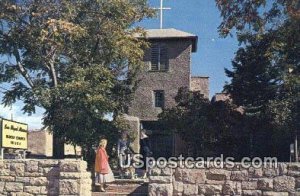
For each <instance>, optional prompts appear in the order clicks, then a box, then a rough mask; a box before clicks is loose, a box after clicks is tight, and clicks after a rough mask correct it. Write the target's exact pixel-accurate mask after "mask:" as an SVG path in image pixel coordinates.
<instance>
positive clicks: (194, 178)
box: [149, 163, 300, 196]
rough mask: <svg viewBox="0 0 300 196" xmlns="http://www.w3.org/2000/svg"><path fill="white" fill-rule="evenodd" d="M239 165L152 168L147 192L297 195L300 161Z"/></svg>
mask: <svg viewBox="0 0 300 196" xmlns="http://www.w3.org/2000/svg"><path fill="white" fill-rule="evenodd" d="M239 168H241V167H235V168H234V169H217V168H213V167H210V168H209V169H180V168H177V169H170V168H164V169H159V168H154V169H152V170H151V172H150V173H151V174H150V177H149V181H150V182H149V195H150V196H156V195H170V196H171V195H174V196H175V195H246V196H250V195H252V196H260V195H261V196H264V195H265V196H299V195H300V164H293V163H291V164H286V163H279V164H278V167H277V168H270V167H266V168H260V169H254V168H252V167H251V168H249V169H239ZM297 190H298V191H299V192H297Z"/></svg>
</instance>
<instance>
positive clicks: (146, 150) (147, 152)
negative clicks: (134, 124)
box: [140, 129, 153, 178]
mask: <svg viewBox="0 0 300 196" xmlns="http://www.w3.org/2000/svg"><path fill="white" fill-rule="evenodd" d="M140 145H141V154H142V155H143V162H144V166H143V168H142V170H143V178H147V172H148V168H147V165H146V159H147V157H150V156H152V154H153V153H152V151H151V149H150V142H149V138H148V135H147V134H146V131H145V130H144V129H143V130H141V140H140Z"/></svg>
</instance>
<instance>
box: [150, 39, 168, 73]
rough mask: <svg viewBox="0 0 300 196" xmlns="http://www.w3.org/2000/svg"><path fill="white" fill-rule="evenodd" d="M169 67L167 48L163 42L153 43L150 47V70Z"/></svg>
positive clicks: (163, 69) (160, 69)
mask: <svg viewBox="0 0 300 196" xmlns="http://www.w3.org/2000/svg"><path fill="white" fill-rule="evenodd" d="M168 69H169V58H168V49H167V47H166V46H165V45H164V44H153V45H152V47H151V71H167V70H168Z"/></svg>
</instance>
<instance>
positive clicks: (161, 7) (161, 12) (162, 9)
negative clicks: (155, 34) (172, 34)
mask: <svg viewBox="0 0 300 196" xmlns="http://www.w3.org/2000/svg"><path fill="white" fill-rule="evenodd" d="M163 1H164V0H160V7H159V8H154V9H156V10H159V11H160V28H161V29H162V28H163V11H164V10H170V9H171V8H169V7H164V6H163Z"/></svg>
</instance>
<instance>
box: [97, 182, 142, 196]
mask: <svg viewBox="0 0 300 196" xmlns="http://www.w3.org/2000/svg"><path fill="white" fill-rule="evenodd" d="M107 185H108V187H107V188H106V192H100V187H99V186H95V187H94V191H93V194H92V196H114V195H117V196H119V195H132V196H147V195H148V182H147V181H146V180H141V179H139V180H128V179H117V180H116V181H115V182H113V183H108V184H107Z"/></svg>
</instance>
